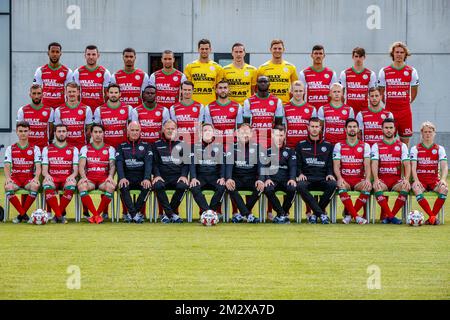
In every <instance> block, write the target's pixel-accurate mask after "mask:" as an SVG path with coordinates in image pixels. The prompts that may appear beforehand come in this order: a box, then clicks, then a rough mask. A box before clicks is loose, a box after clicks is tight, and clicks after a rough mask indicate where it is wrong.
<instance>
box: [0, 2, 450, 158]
mask: <svg viewBox="0 0 450 320" xmlns="http://www.w3.org/2000/svg"><path fill="white" fill-rule="evenodd" d="M71 5H75V6H77V7H78V8H79V10H80V15H79V18H80V20H79V21H80V24H79V26H80V29H69V28H68V25H69V27H70V26H71V25H72V26H73V23H72V24H71V22H73V21H74V20H72V17H73V14H72V13H68V12H67V10H68V8H69V6H71ZM371 6H377V7H378V8H379V10H380V11H379V13H380V15H379V18H380V29H370V28H368V20H369V22H370V21H371V17H372V15H373V12H372V11H370V9H371V8H372V7H371ZM377 21H378V20H377ZM68 22H69V24H68ZM12 31H13V41H12V51H13V53H12V67H13V68H12V69H13V73H12V82H13V90H12V104H13V118H15V115H14V114H15V112H16V111H17V109H18V108H19V107H20V106H21V105H23V104H26V103H28V97H27V92H28V87H29V85H30V83H31V81H32V79H33V73H34V70H35V69H36V67H37V66H39V65H43V64H45V63H46V62H47V56H46V47H47V44H48V43H50V42H52V41H58V42H60V43H61V44H62V45H63V52H64V53H63V57H62V62H63V63H64V64H66V65H68V66H69V67H71V68H73V69H74V68H76V67H77V66H79V65H81V64H83V49H84V47H85V46H86V45H88V44H91V43H95V44H97V45H98V46H99V48H100V50H101V54H102V56H101V63H102V64H103V65H105V66H106V67H107V68H108V69H110V71H115V70H117V69H119V68H120V67H121V65H122V61H121V51H122V49H123V48H125V47H128V46H131V47H134V48H135V49H136V50H137V51H138V52H139V54H138V60H137V66H138V67H140V68H143V69H145V70H147V68H148V65H147V64H148V61H147V53H148V52H160V51H162V50H164V49H166V48H170V49H172V50H174V51H176V52H182V53H184V63H185V64H186V63H188V62H190V61H192V60H193V59H195V58H196V56H197V54H196V46H197V41H198V40H199V39H200V38H209V39H210V40H211V41H212V45H213V51H215V52H229V51H230V48H231V46H232V44H233V43H234V42H236V41H239V42H243V43H244V44H245V45H246V48H247V52H248V53H250V54H251V56H250V63H251V64H253V65H255V66H258V65H260V64H261V63H263V62H265V61H267V60H268V59H270V54H269V51H268V50H269V45H270V41H271V39H273V38H281V39H283V40H284V41H285V45H286V57H285V58H286V59H287V60H288V61H290V62H292V63H294V64H295V65H296V66H297V69H298V70H301V69H302V68H304V67H306V66H308V65H310V58H309V53H310V50H311V47H312V46H313V45H314V44H316V43H321V44H323V45H325V48H326V52H327V57H326V60H325V62H326V64H327V65H328V66H330V67H332V68H333V69H334V70H336V72H337V73H340V71H341V70H343V69H345V68H347V67H348V66H350V65H351V63H352V61H351V50H352V48H353V47H355V46H362V47H364V48H366V51H367V59H366V64H367V66H368V67H369V68H371V69H373V70H374V71H376V73H378V70H379V69H380V68H382V67H383V66H386V65H388V64H390V63H391V60H390V57H389V55H388V53H387V52H388V49H389V46H390V44H391V43H392V42H394V41H397V40H400V41H405V42H407V44H408V46H409V48H410V49H411V51H412V53H413V56H412V57H411V58H410V59H409V60H408V63H409V64H411V65H413V66H414V67H416V69H417V70H418V73H419V76H420V79H421V85H420V89H419V95H418V98H417V100H416V102H415V103H414V105H413V113H414V129H415V131H417V130H418V127H419V125H420V123H421V122H423V121H425V120H431V121H434V122H435V123H436V124H437V126H438V131H441V132H443V133H446V134H442V135H441V136H440V137H439V141H440V142H441V143H442V144H444V145H445V146H446V147H447V149H449V150H450V125H448V124H449V123H450V109H449V108H447V106H446V102H447V101H449V100H450V90H449V89H448V88H447V86H448V85H447V77H448V76H447V74H448V71H449V70H450V32H449V31H450V0H431V1H426V0H408V1H407V0H392V1H384V0H361V1H357V0H303V1H301V0H298V1H295V0H165V1H164V0H151V1H145V0H134V1H125V0H70V1H68V0H62V1H61V0H14V1H13V4H12ZM3 107H4V106H3ZM14 140H15V134H7V133H6V134H4V133H1V134H0V143H3V144H5V145H7V144H10V143H11V142H13V141H14Z"/></svg>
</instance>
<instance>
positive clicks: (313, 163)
mask: <svg viewBox="0 0 450 320" xmlns="http://www.w3.org/2000/svg"><path fill="white" fill-rule="evenodd" d="M321 130H322V126H321V124H320V120H319V118H316V117H313V118H311V119H310V120H309V125H308V132H309V135H308V138H307V139H306V140H304V141H301V142H299V143H298V144H297V146H296V154H297V175H298V176H297V191H298V192H299V193H300V194H301V196H302V198H303V200H304V201H305V202H306V204H308V205H309V207H310V208H311V209H312V210H313V214H312V215H311V216H310V217H309V218H308V221H309V223H312V224H315V223H316V222H317V218H320V219H321V221H322V223H323V224H328V223H330V219H329V218H328V216H327V214H326V212H325V208H326V207H327V205H328V204H329V203H330V201H331V197H333V195H334V192H335V191H336V179H335V177H334V176H333V146H332V145H331V144H330V143H329V142H326V141H324V140H322V139H320V132H321ZM310 190H314V191H323V192H324V194H323V196H321V198H320V201H319V203H317V200H316V199H314V197H313V196H312V195H311V193H310V192H309V191H310Z"/></svg>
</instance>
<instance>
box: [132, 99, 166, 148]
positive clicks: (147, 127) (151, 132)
mask: <svg viewBox="0 0 450 320" xmlns="http://www.w3.org/2000/svg"><path fill="white" fill-rule="evenodd" d="M133 112H134V113H135V117H137V118H138V121H139V124H140V125H141V139H142V141H146V142H148V143H153V142H156V141H158V140H159V139H161V130H162V125H163V123H164V122H166V121H167V120H169V119H170V114H169V110H168V109H167V108H165V107H163V106H161V105H159V104H156V106H155V107H154V108H147V106H145V104H141V105H140V106H137V107H136V108H135V109H134V110H133Z"/></svg>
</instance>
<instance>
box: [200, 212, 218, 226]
mask: <svg viewBox="0 0 450 320" xmlns="http://www.w3.org/2000/svg"><path fill="white" fill-rule="evenodd" d="M200 222H201V223H202V224H203V225H204V226H206V227H211V226H215V225H216V224H218V223H219V217H218V216H217V213H215V212H214V211H212V210H206V211H204V212H203V213H202V216H201V217H200Z"/></svg>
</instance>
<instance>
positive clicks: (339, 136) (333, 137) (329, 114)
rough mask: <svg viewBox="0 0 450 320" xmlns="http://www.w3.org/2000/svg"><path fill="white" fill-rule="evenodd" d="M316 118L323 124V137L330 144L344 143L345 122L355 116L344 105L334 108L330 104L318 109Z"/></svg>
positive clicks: (350, 108)
mask: <svg viewBox="0 0 450 320" xmlns="http://www.w3.org/2000/svg"><path fill="white" fill-rule="evenodd" d="M317 116H318V117H319V119H320V120H322V121H323V122H324V129H323V132H324V134H323V137H324V139H325V140H326V141H328V142H329V143H331V144H333V145H334V144H336V143H338V142H345V140H346V138H347V136H346V133H345V130H344V129H345V121H346V120H347V119H348V118H354V117H355V114H354V113H353V109H352V107H350V106H347V105H345V104H343V105H341V106H340V107H335V106H334V105H332V104H331V103H328V104H326V105H324V106H323V107H320V109H319V111H318V112H317Z"/></svg>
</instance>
